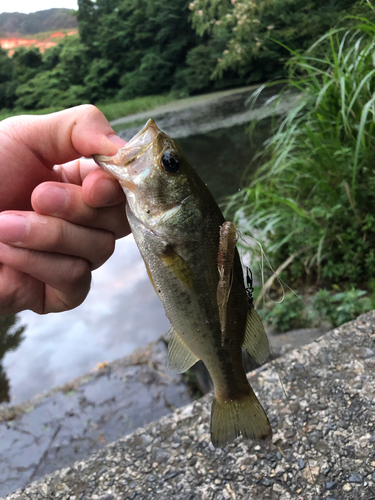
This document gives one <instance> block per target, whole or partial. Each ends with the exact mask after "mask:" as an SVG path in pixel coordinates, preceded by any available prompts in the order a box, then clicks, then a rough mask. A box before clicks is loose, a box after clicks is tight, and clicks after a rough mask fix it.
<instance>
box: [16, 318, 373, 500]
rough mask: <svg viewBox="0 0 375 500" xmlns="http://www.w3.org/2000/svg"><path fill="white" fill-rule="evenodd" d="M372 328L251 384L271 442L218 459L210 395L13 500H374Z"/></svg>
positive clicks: (298, 356)
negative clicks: (212, 434) (269, 429)
mask: <svg viewBox="0 0 375 500" xmlns="http://www.w3.org/2000/svg"><path fill="white" fill-rule="evenodd" d="M374 324H375V311H372V312H371V313H368V314H366V315H363V316H361V317H359V318H358V319H357V320H356V321H352V322H350V323H347V324H346V325H343V326H341V327H339V328H336V329H335V330H333V331H332V332H329V333H328V334H326V335H324V336H323V337H321V338H320V339H318V341H316V342H313V343H311V344H309V345H308V346H305V347H302V348H299V349H296V350H293V351H291V352H289V353H288V354H286V355H284V356H283V357H281V358H279V359H278V360H277V361H276V363H272V364H267V365H265V366H264V367H262V368H261V369H258V370H256V371H255V372H253V373H251V374H250V375H249V380H250V382H251V385H252V386H253V388H254V390H255V391H256V393H257V394H258V396H259V398H260V400H261V402H262V404H263V405H264V407H265V409H266V411H267V413H268V415H269V418H270V421H271V425H272V428H273V439H272V443H271V442H269V443H254V442H252V441H246V440H243V439H241V438H238V439H237V440H236V441H235V442H234V443H232V444H229V445H228V446H226V447H225V448H224V449H222V450H221V449H216V450H215V448H214V447H213V446H212V444H211V443H210V438H209V415H210V404H211V399H212V396H211V395H207V396H205V397H203V398H202V399H200V400H199V401H197V402H194V403H191V404H189V405H188V406H186V407H184V408H183V409H178V410H175V411H174V412H173V413H172V414H171V415H169V416H164V417H163V418H161V419H160V420H158V421H155V422H153V423H151V424H149V425H147V426H146V427H144V428H140V429H138V430H137V431H135V432H133V433H132V434H130V435H129V436H127V437H125V438H124V439H120V440H118V441H116V442H114V443H112V444H111V445H109V446H107V447H105V448H104V449H103V450H101V451H99V452H97V453H95V454H94V455H92V456H91V457H90V458H89V459H87V460H83V461H80V462H77V463H76V464H74V465H72V466H70V467H67V468H64V469H62V470H60V471H57V472H55V473H53V474H51V475H48V476H46V477H44V478H43V479H41V480H40V481H37V482H35V483H33V484H31V485H29V486H27V487H26V488H25V489H23V490H19V491H17V492H15V493H14V494H11V495H9V496H8V497H7V500H26V499H30V498H32V499H33V500H42V499H45V498H60V499H61V500H72V499H80V500H89V499H90V500H94V499H96V500H99V499H100V500H104V499H105V500H124V499H129V500H130V499H131V500H134V499H140V500H146V499H147V500H158V499H160V500H162V499H165V498H173V499H175V500H186V499H187V498H189V499H191V500H193V499H194V500H233V499H234V500H236V499H242V500H245V499H246V500H250V499H251V498H262V499H264V500H267V499H269V500H297V499H298V500H312V499H320V498H321V499H326V500H328V499H330V500H339V499H340V500H352V499H353V500H354V499H355V500H370V499H372V498H374V497H375V474H374V466H375V411H374V400H375V399H374V397H375V370H374V368H375V333H374ZM276 369H277V371H276ZM279 374H281V376H282V378H283V387H281V386H280V384H279V383H278V375H279ZM285 393H286V394H287V395H288V399H286V398H285Z"/></svg>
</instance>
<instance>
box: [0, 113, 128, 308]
mask: <svg viewBox="0 0 375 500" xmlns="http://www.w3.org/2000/svg"><path fill="white" fill-rule="evenodd" d="M124 144H125V141H123V140H122V139H120V138H119V137H118V136H116V135H115V134H114V132H113V130H112V128H111V126H110V125H109V123H108V121H107V120H106V118H105V117H104V115H103V114H102V113H101V112H100V111H99V110H98V109H97V108H95V107H94V106H90V105H83V106H78V107H75V108H70V109H68V110H65V111H60V112H58V113H53V114H50V115H44V116H18V117H12V118H8V119H6V120H4V121H3V122H1V123H0V178H1V181H0V314H9V313H15V312H18V311H21V310H24V309H31V310H32V311H35V312H37V313H39V314H44V313H48V312H58V311H65V310H68V309H72V308H74V307H76V306H78V305H79V304H80V303H81V302H82V301H83V300H84V299H85V297H86V295H87V294H88V292H89V289H90V282H91V271H92V270H93V269H96V268H97V267H99V266H100V265H102V264H103V263H104V262H105V261H106V260H107V259H108V258H109V257H110V255H111V254H112V252H113V250H114V243H115V239H116V238H119V237H122V236H124V235H126V234H128V233H129V232H130V229H129V225H128V222H127V219H126V215H125V209H124V204H125V195H124V194H123V191H122V189H121V188H120V186H119V184H118V182H117V181H115V180H114V179H112V178H111V177H110V176H109V175H108V174H106V173H105V172H102V171H101V170H99V169H98V168H97V166H96V165H95V163H94V161H93V160H89V159H82V158H81V157H82V156H85V157H88V158H90V157H91V156H92V155H93V154H104V155H114V154H116V152H117V150H118V148H119V146H122V145H124ZM80 158H81V159H80ZM56 164H59V165H56Z"/></svg>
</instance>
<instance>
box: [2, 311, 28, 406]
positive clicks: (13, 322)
mask: <svg viewBox="0 0 375 500" xmlns="http://www.w3.org/2000/svg"><path fill="white" fill-rule="evenodd" d="M19 321H20V318H19V317H18V316H17V315H16V314H8V315H6V316H0V403H3V402H4V401H5V402H7V403H8V402H9V401H10V395H9V392H10V383H9V379H8V377H7V375H6V372H5V369H4V367H3V365H2V360H3V358H4V356H5V354H6V353H7V352H8V351H12V350H14V349H17V347H18V346H19V345H20V344H21V342H22V341H23V340H24V336H23V332H24V331H25V328H26V327H25V326H17V325H18V323H19Z"/></svg>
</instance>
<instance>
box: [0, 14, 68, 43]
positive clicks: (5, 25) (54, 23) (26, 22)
mask: <svg viewBox="0 0 375 500" xmlns="http://www.w3.org/2000/svg"><path fill="white" fill-rule="evenodd" d="M73 12H74V11H72V10H70V9H48V10H40V11H38V12H32V13H31V14H22V13H20V12H3V13H2V14H0V37H7V36H14V35H33V34H35V33H39V32H41V31H56V30H62V29H69V28H77V27H78V23H77V18H76V17H75V16H74V15H72V13H73Z"/></svg>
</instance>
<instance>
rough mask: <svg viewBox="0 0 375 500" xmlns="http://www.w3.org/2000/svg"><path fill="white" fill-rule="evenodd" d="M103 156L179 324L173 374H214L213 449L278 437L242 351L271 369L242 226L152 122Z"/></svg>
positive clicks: (172, 346) (172, 349)
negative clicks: (195, 370)
mask: <svg viewBox="0 0 375 500" xmlns="http://www.w3.org/2000/svg"><path fill="white" fill-rule="evenodd" d="M93 158H94V160H95V162H96V163H97V164H98V165H99V166H100V167H101V168H102V169H103V170H104V171H106V172H108V173H109V174H110V175H112V176H113V177H115V178H116V179H117V180H118V181H119V182H120V184H121V186H122V188H123V190H124V192H125V194H126V199H127V203H126V213H127V217H128V220H129V224H130V227H131V230H132V233H133V236H134V239H135V242H136V243H137V245H138V248H139V250H140V253H141V255H142V257H143V260H144V262H145V265H146V269H147V273H148V276H149V278H150V280H151V283H152V285H153V287H154V289H155V292H156V293H157V295H158V297H159V299H160V300H161V302H162V303H163V306H164V309H165V313H166V316H167V317H168V319H169V321H170V323H171V328H170V334H171V337H170V342H169V346H168V365H169V367H170V368H171V369H172V370H174V371H176V372H179V373H183V372H185V371H186V370H188V369H189V368H191V367H192V366H193V365H194V364H195V363H196V362H197V361H198V360H202V361H203V363H204V364H205V366H206V368H207V369H208V371H209V373H210V375H211V378H212V381H213V385H214V398H213V403H212V409H211V423H210V430H211V441H212V444H213V445H214V446H215V447H224V446H225V445H226V444H227V443H229V442H231V441H233V439H235V438H236V437H238V436H240V435H242V436H243V437H244V438H245V439H253V440H259V439H269V438H270V437H271V435H272V432H271V426H270V423H269V420H268V418H267V415H266V413H265V411H264V409H263V407H262V405H261V403H260V402H259V400H258V398H257V396H256V395H255V393H254V391H253V389H252V388H251V386H250V384H249V382H248V380H247V377H246V373H245V370H244V368H243V362H242V352H241V349H242V347H244V348H245V349H246V350H247V351H248V353H249V354H250V355H251V356H252V357H253V358H254V359H255V360H256V361H257V362H258V363H259V364H262V363H263V362H264V361H265V360H266V359H267V357H268V356H269V343H268V339H267V335H266V333H265V330H264V327H263V324H262V321H261V319H260V317H259V315H258V313H257V312H256V311H255V309H254V306H253V301H252V298H251V299H249V297H248V295H247V290H246V287H245V283H244V276H243V270H242V265H241V261H240V257H239V253H238V251H237V248H236V243H237V239H238V231H237V229H236V226H235V224H233V223H232V222H230V221H226V220H225V219H224V216H223V214H222V212H221V210H220V209H219V207H218V205H217V203H216V202H215V200H214V198H213V196H212V194H211V192H210V191H209V189H208V187H207V186H206V184H205V183H204V182H203V181H202V179H201V178H200V177H199V176H198V174H197V172H196V170H195V169H194V168H193V167H192V166H191V165H190V163H189V162H188V160H187V159H186V157H185V156H184V154H183V152H182V150H181V149H180V147H179V146H178V144H177V143H176V142H175V141H174V140H173V139H172V138H171V137H169V136H168V135H167V134H166V133H165V132H163V131H162V130H160V129H159V128H158V126H157V125H156V123H155V121H154V120H152V119H150V120H149V121H148V122H147V123H146V125H145V126H144V127H143V128H142V129H141V130H140V131H139V132H138V134H136V135H135V136H134V137H133V138H132V139H131V140H130V141H129V142H128V143H127V144H125V146H124V147H122V148H121V149H119V151H118V153H117V154H116V155H114V156H111V157H109V156H103V155H94V156H93Z"/></svg>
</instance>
